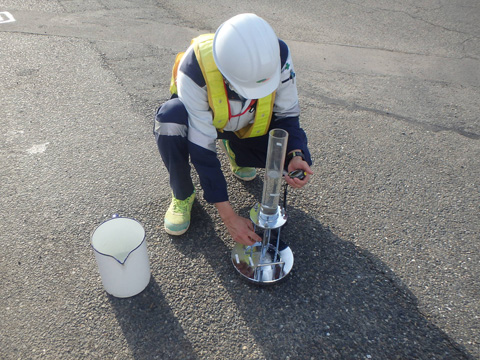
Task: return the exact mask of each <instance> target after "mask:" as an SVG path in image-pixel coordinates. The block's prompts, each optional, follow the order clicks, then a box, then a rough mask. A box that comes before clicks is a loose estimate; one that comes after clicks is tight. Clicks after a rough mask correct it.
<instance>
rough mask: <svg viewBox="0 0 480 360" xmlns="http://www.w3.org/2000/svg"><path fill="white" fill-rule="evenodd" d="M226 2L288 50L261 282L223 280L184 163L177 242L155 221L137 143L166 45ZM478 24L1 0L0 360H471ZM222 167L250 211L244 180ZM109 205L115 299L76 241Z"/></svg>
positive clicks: (473, 17)
mask: <svg viewBox="0 0 480 360" xmlns="http://www.w3.org/2000/svg"><path fill="white" fill-rule="evenodd" d="M242 12H254V13H256V14H258V15H260V16H262V17H264V18H265V19H266V20H267V21H269V22H270V23H271V25H272V26H273V28H274V29H275V30H276V32H277V34H278V35H279V37H281V38H282V39H283V40H285V41H286V42H287V44H288V45H289V46H290V49H291V51H292V54H293V62H294V66H295V72H296V74H297V77H296V79H297V84H298V91H299V99H300V105H301V109H302V116H301V123H302V126H303V128H304V129H305V131H306V132H307V135H308V137H309V144H310V148H311V152H312V155H313V157H314V167H313V170H314V172H315V175H314V177H313V179H312V181H311V183H310V184H309V185H308V186H307V187H306V188H305V189H302V190H291V191H289V195H288V206H287V209H286V210H287V215H288V221H287V224H286V225H285V227H284V228H283V229H282V240H283V241H285V242H286V243H288V244H289V246H290V247H291V249H292V251H293V253H294V257H295V263H294V266H293V270H292V272H291V273H290V274H289V275H288V276H287V277H286V278H285V281H283V282H281V283H278V284H275V285H273V286H255V285H253V284H250V283H248V282H246V281H244V280H243V279H242V278H241V276H239V274H238V273H237V272H236V270H235V269H234V267H233V266H232V264H231V260H230V251H231V249H232V247H233V245H234V243H233V241H232V239H231V238H230V237H229V235H228V234H227V232H226V230H225V228H224V227H223V224H222V222H221V220H220V218H219V216H218V214H217V213H216V210H215V208H214V206H213V205H211V204H208V203H206V202H205V200H204V199H203V197H202V191H201V188H200V185H199V181H198V177H197V175H196V174H195V172H193V174H192V175H193V178H194V182H195V184H196V187H197V190H198V197H197V201H196V202H195V203H194V207H193V213H192V224H191V228H190V230H189V231H188V232H187V233H186V234H185V235H182V236H179V237H173V236H169V235H167V234H166V233H165V232H164V231H163V215H164V213H165V211H166V208H167V207H168V204H169V202H170V196H171V194H170V189H169V186H168V174H167V171H166V169H165V167H164V166H163V164H162V163H161V159H160V156H159V155H158V151H157V149H156V144H155V141H154V137H153V134H152V127H153V117H154V113H155V110H156V108H157V107H158V106H159V105H160V104H161V103H162V102H164V101H165V100H166V99H167V98H168V95H169V94H168V86H169V82H170V71H171V66H172V64H173V60H174V58H175V55H176V53H177V52H179V51H183V50H184V49H185V48H186V47H187V46H188V44H189V41H190V39H191V38H193V37H194V36H196V35H198V34H201V33H204V32H212V31H214V30H215V29H216V28H217V27H218V25H220V24H221V23H222V22H223V21H224V20H226V19H228V18H229V17H231V16H233V15H236V14H238V13H242ZM479 23H480V4H479V3H478V2H477V1H475V0H464V1H453V2H448V3H447V2H438V1H431V0H425V1H421V2H406V3H398V2H391V1H381V2H378V1H371V0H370V1H366V2H327V1H315V2H311V1H296V2H284V1H276V2H273V1H268V2H262V3H260V2H255V1H243V2H241V3H238V2H233V1H222V2H212V1H206V2H198V1H192V0H185V1H181V2H180V1H178V2H177V1H163V0H144V1H140V0H88V1H85V0H55V1H50V0H26V1H22V2H18V1H14V0H4V1H3V3H2V4H1V5H0V78H1V81H0V125H1V131H0V139H1V141H0V158H1V167H0V176H1V178H0V189H1V197H0V241H1V245H2V249H1V251H0V279H1V286H0V324H1V326H0V349H1V350H0V358H2V359H81V358H85V359H268V360H270V359H292V360H293V359H480V340H479V339H480V337H479V334H480V286H479V281H478V279H479V276H480V255H479V247H480V246H479V238H480V236H479V234H480V216H479V214H480V185H479V179H480V115H479V114H480V105H479V104H480V86H479V84H480V28H479V26H478V24H479ZM219 156H220V158H221V161H222V165H223V167H224V169H225V174H226V177H227V181H228V184H229V193H230V200H231V203H232V205H233V206H234V208H235V209H236V210H237V211H238V212H239V213H240V214H242V215H243V216H246V217H247V216H248V214H249V211H250V209H251V207H252V206H253V205H254V204H255V203H256V202H257V201H259V200H260V198H261V192H262V184H263V170H259V176H258V177H257V179H255V180H254V181H252V182H249V183H243V182H241V181H239V180H237V179H236V178H234V177H233V176H232V175H231V174H230V173H229V170H228V165H227V159H226V158H225V156H224V155H223V154H220V155H219ZM113 214H120V215H122V216H126V217H131V218H135V219H137V220H138V221H139V222H141V223H142V224H143V226H144V228H145V230H146V234H147V236H146V239H147V244H148V251H149V258H150V265H151V281H150V283H149V285H148V286H147V288H146V289H145V290H144V291H143V292H142V293H140V294H139V295H137V296H135V297H132V298H127V299H118V298H115V297H113V296H111V295H108V294H107V293H106V292H105V291H104V289H103V287H102V283H101V278H100V275H99V272H98V269H97V265H96V263H95V258H94V254H93V251H92V249H91V246H90V236H91V233H92V231H93V230H94V229H95V228H96V227H97V226H98V225H99V224H101V223H102V222H103V221H105V220H107V219H109V218H111V217H112V215H113ZM127 261H128V260H127Z"/></svg>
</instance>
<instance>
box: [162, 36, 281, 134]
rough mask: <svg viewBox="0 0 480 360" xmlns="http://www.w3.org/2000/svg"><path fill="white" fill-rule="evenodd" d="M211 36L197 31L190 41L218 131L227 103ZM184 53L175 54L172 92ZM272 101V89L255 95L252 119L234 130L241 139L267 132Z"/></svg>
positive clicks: (227, 114) (225, 116) (225, 121)
mask: <svg viewBox="0 0 480 360" xmlns="http://www.w3.org/2000/svg"><path fill="white" fill-rule="evenodd" d="M213 36H214V34H204V35H200V36H198V37H196V38H195V39H193V40H192V42H191V43H192V44H193V50H194V51H195V55H196V57H197V60H198V64H199V65H200V69H201V70H202V74H203V77H204V78H205V82H206V84H207V93H208V104H209V105H210V108H211V109H212V112H213V125H214V126H215V127H216V128H217V129H218V130H219V131H223V128H224V127H225V126H226V125H227V124H228V121H229V120H230V106H229V103H228V98H227V89H226V87H225V82H224V80H223V75H222V74H221V73H220V71H219V70H218V68H217V65H216V64H215V61H214V59H213ZM184 54H185V53H183V52H182V53H179V54H178V55H177V57H176V58H175V64H174V65H173V69H172V79H171V82H170V92H171V93H172V94H176V93H177V84H176V80H177V72H178V64H179V63H180V60H181V59H182V57H183V55H184ZM274 101H275V92H273V93H272V94H270V95H267V96H265V97H263V98H261V99H258V101H257V108H256V110H255V120H254V122H253V123H252V124H250V125H248V126H246V127H244V128H243V129H240V130H237V131H235V134H237V136H238V137H239V138H241V139H244V138H248V137H256V136H262V135H265V134H266V133H267V132H268V128H269V126H270V121H271V119H272V113H273V103H274Z"/></svg>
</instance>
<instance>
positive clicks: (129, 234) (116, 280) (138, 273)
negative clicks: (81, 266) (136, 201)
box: [91, 215, 150, 298]
mask: <svg viewBox="0 0 480 360" xmlns="http://www.w3.org/2000/svg"><path fill="white" fill-rule="evenodd" d="M91 242H92V247H93V250H94V252H95V258H96V260H97V265H98V269H99V271H100V276H101V278H102V284H103V287H104V288H105V291H106V292H108V293H109V294H111V295H113V296H115V297H119V298H125V297H130V296H134V295H137V294H139V293H140V292H142V291H143V290H144V289H145V288H146V287H147V285H148V283H149V282H150V262H149V259H148V253H147V242H146V240H145V230H144V229H143V226H142V225H141V224H140V223H139V222H138V221H136V220H133V219H129V218H125V217H119V216H118V215H114V216H113V218H112V219H110V220H107V221H105V222H104V223H103V224H101V225H100V226H99V227H97V228H96V229H95V231H94V232H93V234H92V238H91Z"/></svg>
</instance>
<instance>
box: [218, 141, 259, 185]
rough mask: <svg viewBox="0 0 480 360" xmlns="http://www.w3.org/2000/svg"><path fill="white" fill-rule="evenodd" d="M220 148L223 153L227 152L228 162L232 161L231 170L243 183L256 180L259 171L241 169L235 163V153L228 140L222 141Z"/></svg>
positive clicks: (249, 168)
mask: <svg viewBox="0 0 480 360" xmlns="http://www.w3.org/2000/svg"><path fill="white" fill-rule="evenodd" d="M220 147H221V148H222V150H223V151H225V154H227V156H228V160H230V168H231V169H232V172H233V175H235V176H236V177H237V178H239V179H240V180H243V181H250V180H253V179H255V177H256V176H257V170H256V169H255V168H252V167H241V166H238V165H237V163H236V162H235V153H234V152H233V150H232V148H231V147H230V144H229V142H228V140H225V139H221V141H220Z"/></svg>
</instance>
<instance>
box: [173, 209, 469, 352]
mask: <svg viewBox="0 0 480 360" xmlns="http://www.w3.org/2000/svg"><path fill="white" fill-rule="evenodd" d="M249 210H250V208H242V209H240V211H239V213H240V214H242V216H248V215H247V214H248V212H249ZM287 215H288V216H289V220H288V221H287V223H286V225H285V226H284V228H282V231H281V236H282V240H283V241H284V242H286V243H287V244H288V245H289V246H290V247H291V248H292V250H293V253H294V257H295V262H294V266H293V270H292V271H291V273H290V274H289V275H288V276H287V277H286V278H285V280H284V281H282V282H281V283H278V284H275V285H271V286H258V285H254V284H251V283H249V282H247V281H245V280H244V279H243V278H242V277H241V276H240V275H239V274H238V273H237V272H236V270H235V269H234V267H233V265H232V263H231V260H230V251H231V245H232V242H231V240H226V241H222V240H221V238H220V237H219V236H218V233H219V231H221V230H219V229H220V228H221V227H222V226H223V225H220V226H218V225H215V224H216V221H212V220H211V217H210V215H209V214H208V213H207V212H206V211H205V210H204V208H203V207H202V206H199V205H197V206H195V209H194V212H193V213H192V224H191V229H190V230H189V232H191V234H190V237H192V236H194V238H195V242H194V243H193V242H192V241H176V242H175V247H176V248H177V250H178V251H180V252H182V253H183V254H184V255H185V256H192V257H194V256H199V255H201V256H204V257H205V259H206V260H207V261H208V263H209V264H210V266H211V268H212V269H213V270H214V272H215V273H216V274H217V276H218V277H219V278H220V279H221V280H220V281H221V282H222V283H223V286H224V287H225V288H226V289H227V291H228V293H229V294H230V296H231V298H232V299H233V301H234V302H235V305H236V309H237V311H240V312H241V315H242V316H243V318H244V319H245V321H246V323H247V324H248V327H249V330H250V332H251V334H252V335H253V337H254V338H255V342H256V344H258V346H260V347H261V348H262V352H263V354H265V357H266V358H268V359H285V358H291V359H319V358H321V359H332V358H333V359H365V358H372V359H464V358H465V359H468V358H471V355H469V354H468V353H467V352H466V350H465V349H464V348H462V347H461V346H460V345H458V344H456V343H455V342H454V341H453V340H452V339H450V338H449V337H448V336H447V335H446V334H445V333H444V332H443V331H441V330H440V329H439V328H438V327H436V326H435V325H434V324H433V323H431V322H430V321H429V320H428V319H427V318H425V316H424V315H423V314H421V313H420V311H419V310H418V307H417V299H416V298H415V296H414V295H413V294H412V293H411V292H410V291H409V290H408V288H407V287H405V286H404V285H403V284H402V283H401V282H400V281H399V280H398V279H397V278H396V277H395V274H393V273H392V272H391V270H390V269H389V268H388V267H387V266H386V265H385V264H384V263H382V262H381V261H380V260H379V259H378V258H377V257H375V256H374V255H373V254H371V253H369V252H368V251H365V250H362V249H359V248H358V247H356V246H355V245H354V244H352V243H351V242H348V241H345V240H342V239H341V238H339V237H338V236H336V235H335V234H333V233H332V232H331V231H329V230H328V229H325V228H323V227H322V224H321V223H320V222H318V221H317V220H316V219H315V218H313V217H311V216H309V215H308V214H306V213H304V212H302V211H300V210H298V209H296V208H294V207H292V206H290V207H289V208H288V211H287ZM220 223H221V221H220ZM224 235H225V236H228V234H226V233H223V234H222V235H220V236H222V237H223V236H224ZM184 240H185V239H184ZM199 253H200V254H199Z"/></svg>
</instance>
